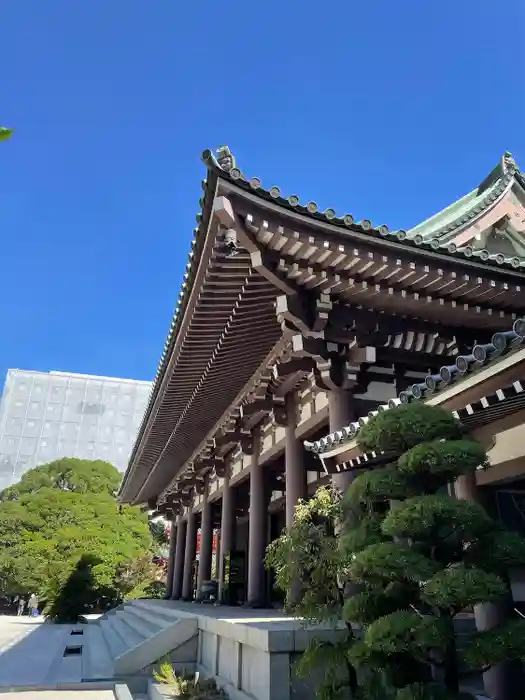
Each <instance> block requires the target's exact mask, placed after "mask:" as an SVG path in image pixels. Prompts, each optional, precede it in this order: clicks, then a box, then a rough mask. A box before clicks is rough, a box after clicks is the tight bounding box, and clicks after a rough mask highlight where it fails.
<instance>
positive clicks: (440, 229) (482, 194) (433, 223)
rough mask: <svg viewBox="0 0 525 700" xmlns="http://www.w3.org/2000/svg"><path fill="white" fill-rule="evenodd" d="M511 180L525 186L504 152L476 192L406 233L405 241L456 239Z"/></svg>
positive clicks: (514, 164)
mask: <svg viewBox="0 0 525 700" xmlns="http://www.w3.org/2000/svg"><path fill="white" fill-rule="evenodd" d="M514 179H516V180H518V181H519V182H520V184H522V185H523V184H525V183H524V177H523V175H522V173H520V171H519V169H518V166H517V165H516V162H515V161H514V159H513V158H512V155H511V154H510V153H508V152H507V153H505V155H504V156H503V157H502V159H501V161H500V163H498V165H497V166H496V167H495V168H494V170H492V172H491V173H490V174H489V176H488V177H486V178H485V180H484V181H483V182H482V183H481V184H480V185H479V186H478V187H476V189H475V190H472V192H469V193H468V194H466V195H465V196H464V197H461V199H458V200H457V201H456V202H454V203H453V204H451V205H450V206H448V207H447V208H446V209H443V210H442V211H440V212H438V213H437V214H434V215H433V216H431V217H430V218H428V219H426V221H422V222H421V223H420V224H418V225H417V226H414V228H412V229H410V230H409V231H407V234H408V238H409V239H414V238H418V239H419V238H422V239H423V241H428V240H430V239H433V238H439V239H440V240H441V241H442V242H443V243H445V242H446V241H447V240H449V239H450V238H451V237H453V236H454V235H455V233H456V231H457V229H458V228H460V227H461V226H464V225H465V224H468V223H469V222H470V221H472V220H473V219H475V218H477V217H478V216H479V215H480V214H482V213H483V212H484V211H485V210H486V209H488V208H489V207H490V206H491V205H492V204H494V202H496V201H497V200H498V199H499V197H501V195H502V194H503V193H504V192H505V190H506V189H507V188H508V186H509V185H510V184H511V182H512V181H513V180H514Z"/></svg>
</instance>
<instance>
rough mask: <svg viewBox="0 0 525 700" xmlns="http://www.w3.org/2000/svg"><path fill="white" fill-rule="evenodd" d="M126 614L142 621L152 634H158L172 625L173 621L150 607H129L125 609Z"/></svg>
mask: <svg viewBox="0 0 525 700" xmlns="http://www.w3.org/2000/svg"><path fill="white" fill-rule="evenodd" d="M126 612H128V613H130V614H131V615H135V616H136V617H139V618H140V619H142V620H144V621H145V622H146V624H147V625H148V626H150V627H151V628H152V630H153V631H154V632H158V631H159V630H161V629H163V628H164V627H167V626H168V625H171V624H173V620H174V619H175V618H171V617H168V616H166V615H163V614H162V611H160V612H159V611H157V610H154V609H152V607H150V608H145V607H142V606H139V605H130V606H129V608H126Z"/></svg>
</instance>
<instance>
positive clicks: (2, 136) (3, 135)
mask: <svg viewBox="0 0 525 700" xmlns="http://www.w3.org/2000/svg"><path fill="white" fill-rule="evenodd" d="M12 135H13V129H6V128H5V126H0V141H7V139H8V138H10V137H11V136H12Z"/></svg>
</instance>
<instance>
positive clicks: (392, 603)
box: [343, 583, 417, 624]
mask: <svg viewBox="0 0 525 700" xmlns="http://www.w3.org/2000/svg"><path fill="white" fill-rule="evenodd" d="M416 593H417V589H416ZM413 599H414V590H413V589H412V587H411V586H409V585H407V584H404V583H403V584H399V583H390V584H388V585H387V586H386V587H380V588H374V589H367V590H366V591H363V592H362V593H356V594H355V595H353V596H352V597H351V598H348V599H347V600H346V601H345V604H344V606H343V619H344V620H346V621H348V622H353V623H356V624H357V623H359V624H369V623H371V622H373V621H374V620H377V618H378V617H383V616H384V615H388V614H390V613H392V612H395V611H396V610H405V609H406V608H407V606H408V605H410V603H411V601H412V600H413Z"/></svg>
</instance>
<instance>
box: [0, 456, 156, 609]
mask: <svg viewBox="0 0 525 700" xmlns="http://www.w3.org/2000/svg"><path fill="white" fill-rule="evenodd" d="M120 479H121V475H120V473H119V472H118V471H117V469H115V467H113V466H112V465H110V464H108V463H106V462H101V461H90V460H80V459H62V460H58V461H56V462H52V463H50V464H48V465H44V466H42V467H37V468H36V469H33V470H31V471H29V472H27V473H26V474H25V475H24V476H23V477H22V479H21V481H20V482H19V483H18V484H16V485H15V486H12V487H10V488H8V489H5V490H4V491H3V492H2V493H1V494H0V581H1V582H2V585H3V587H4V591H5V592H9V593H27V592H28V591H35V592H39V593H40V594H41V597H42V598H47V599H49V600H54V599H55V598H56V596H57V595H59V593H60V591H61V590H62V587H63V586H64V585H65V584H66V582H67V580H68V578H69V576H70V574H71V573H72V571H73V570H74V569H75V567H76V566H77V564H78V562H79V560H80V559H81V557H83V556H85V555H96V557H97V561H96V563H95V562H91V571H92V575H93V578H94V584H93V585H94V588H95V589H96V590H97V591H99V593H100V596H101V597H102V598H104V599H105V600H114V599H115V596H117V595H119V594H120V592H119V588H118V585H117V584H118V581H117V580H116V579H117V572H118V571H120V570H121V569H122V567H126V566H130V562H133V561H135V560H137V559H140V558H141V557H142V556H143V555H144V554H145V553H149V556H150V557H151V554H152V540H151V536H150V533H149V530H148V524H147V516H146V515H145V514H143V513H141V512H140V510H139V509H138V508H131V507H128V506H123V507H119V506H118V504H117V503H116V501H115V497H114V494H115V492H116V490H117V488H118V485H119V482H120Z"/></svg>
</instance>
